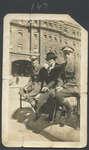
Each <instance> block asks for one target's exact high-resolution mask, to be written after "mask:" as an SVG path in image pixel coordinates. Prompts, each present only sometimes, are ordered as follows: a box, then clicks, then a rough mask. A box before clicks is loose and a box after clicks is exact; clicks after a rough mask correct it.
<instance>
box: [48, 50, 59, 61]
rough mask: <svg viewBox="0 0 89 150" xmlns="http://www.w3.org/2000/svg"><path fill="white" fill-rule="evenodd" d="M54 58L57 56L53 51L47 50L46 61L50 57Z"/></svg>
mask: <svg viewBox="0 0 89 150" xmlns="http://www.w3.org/2000/svg"><path fill="white" fill-rule="evenodd" d="M56 58H57V56H56V55H55V54H54V53H53V52H49V53H47V55H46V60H47V61H48V60H50V59H54V60H55V59H56Z"/></svg>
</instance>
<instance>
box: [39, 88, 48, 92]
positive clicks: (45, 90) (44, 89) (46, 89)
mask: <svg viewBox="0 0 89 150" xmlns="http://www.w3.org/2000/svg"><path fill="white" fill-rule="evenodd" d="M48 91H49V88H48V87H43V88H42V90H41V92H48Z"/></svg>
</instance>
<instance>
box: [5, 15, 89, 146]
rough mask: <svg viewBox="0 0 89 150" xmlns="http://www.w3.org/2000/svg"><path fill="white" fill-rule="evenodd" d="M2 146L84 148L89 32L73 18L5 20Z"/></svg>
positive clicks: (6, 18)
mask: <svg viewBox="0 0 89 150" xmlns="http://www.w3.org/2000/svg"><path fill="white" fill-rule="evenodd" d="M3 33H4V38H3V77H2V79H3V98H2V108H3V109H2V116H3V119H2V126H3V129H2V143H3V144H4V145H5V146H10V147H12V146H14V147H17V146H19V147H21V146H24V147H50V148H52V147H75V148H77V147H84V146H85V145H86V142H87V134H86V133H87V132H86V131H87V113H86V112H87V51H88V50H87V31H86V30H85V29H83V27H81V25H79V24H78V23H77V22H76V21H75V20H73V19H72V18H71V17H70V16H68V15H36V14H34V15H31V14H29V15H28V14H27V15H26V14H25V15H22V14H21V15H20V14H16V15H12V14H8V15H7V16H5V18H4V32H3Z"/></svg>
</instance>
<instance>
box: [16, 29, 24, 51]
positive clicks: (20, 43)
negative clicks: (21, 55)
mask: <svg viewBox="0 0 89 150" xmlns="http://www.w3.org/2000/svg"><path fill="white" fill-rule="evenodd" d="M17 47H18V48H19V49H20V50H22V49H23V33H22V31H21V30H19V31H18V34H17Z"/></svg>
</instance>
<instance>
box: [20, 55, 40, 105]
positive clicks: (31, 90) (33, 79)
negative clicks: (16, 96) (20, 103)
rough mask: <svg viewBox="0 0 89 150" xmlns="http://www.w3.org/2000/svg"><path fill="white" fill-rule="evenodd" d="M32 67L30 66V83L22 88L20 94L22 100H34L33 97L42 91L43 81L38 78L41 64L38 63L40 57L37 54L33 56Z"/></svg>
mask: <svg viewBox="0 0 89 150" xmlns="http://www.w3.org/2000/svg"><path fill="white" fill-rule="evenodd" d="M31 61H32V68H30V70H31V72H30V76H29V81H28V83H27V84H26V85H25V86H24V87H23V88H21V89H20V92H19V93H20V95H21V98H22V100H25V101H28V102H29V103H31V102H32V101H33V97H34V96H35V95H37V94H38V93H39V92H40V89H41V83H40V81H39V79H38V74H39V70H40V65H39V63H38V58H37V57H36V56H32V58H31Z"/></svg>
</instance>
